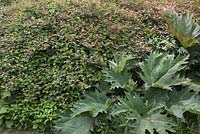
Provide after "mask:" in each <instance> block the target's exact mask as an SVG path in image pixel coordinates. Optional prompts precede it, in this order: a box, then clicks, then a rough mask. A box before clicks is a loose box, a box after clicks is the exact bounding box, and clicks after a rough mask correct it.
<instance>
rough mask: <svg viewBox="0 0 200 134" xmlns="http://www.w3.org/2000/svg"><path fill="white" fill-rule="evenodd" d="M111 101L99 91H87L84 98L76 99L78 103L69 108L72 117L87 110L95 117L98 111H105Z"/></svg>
mask: <svg viewBox="0 0 200 134" xmlns="http://www.w3.org/2000/svg"><path fill="white" fill-rule="evenodd" d="M111 104H112V101H111V99H109V98H108V97H107V96H106V95H104V94H100V93H99V92H97V91H96V92H95V93H88V94H86V95H85V98H84V99H82V100H80V101H78V103H77V104H76V105H75V106H74V107H73V108H72V109H71V110H72V112H73V113H72V114H71V116H72V117H76V116H77V115H80V114H82V113H85V112H88V113H89V114H91V116H92V117H96V116H97V115H98V114H99V113H103V112H104V113H107V110H108V108H109V107H110V106H111Z"/></svg>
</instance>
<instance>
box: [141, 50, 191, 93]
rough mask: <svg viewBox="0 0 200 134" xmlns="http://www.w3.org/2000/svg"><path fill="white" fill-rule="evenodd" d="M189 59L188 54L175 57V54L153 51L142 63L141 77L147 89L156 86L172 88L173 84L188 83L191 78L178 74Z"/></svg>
mask: <svg viewBox="0 0 200 134" xmlns="http://www.w3.org/2000/svg"><path fill="white" fill-rule="evenodd" d="M187 60H188V56H182V57H180V56H178V57H175V55H173V54H172V55H169V54H162V53H156V52H153V53H151V54H150V55H149V56H148V58H147V59H146V60H145V61H144V62H141V63H140V68H141V70H142V73H140V77H141V79H142V80H143V81H144V82H145V86H146V88H147V89H149V88H150V87H156V88H161V89H168V90H171V89H172V86H176V85H183V84H188V82H189V81H190V80H189V79H187V78H185V77H181V76H179V74H178V72H179V71H181V70H183V69H184V68H185V67H186V64H187Z"/></svg>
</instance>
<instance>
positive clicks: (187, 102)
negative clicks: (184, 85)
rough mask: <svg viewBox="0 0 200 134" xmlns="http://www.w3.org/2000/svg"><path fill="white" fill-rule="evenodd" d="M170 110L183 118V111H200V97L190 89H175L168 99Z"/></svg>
mask: <svg viewBox="0 0 200 134" xmlns="http://www.w3.org/2000/svg"><path fill="white" fill-rule="evenodd" d="M167 106H168V110H169V112H171V114H173V115H175V116H176V117H178V118H183V113H184V112H186V111H188V112H191V113H200V97H199V96H198V94H195V93H193V92H191V91H190V90H188V89H182V90H181V91H173V92H171V93H170V94H169V100H168V101H167Z"/></svg>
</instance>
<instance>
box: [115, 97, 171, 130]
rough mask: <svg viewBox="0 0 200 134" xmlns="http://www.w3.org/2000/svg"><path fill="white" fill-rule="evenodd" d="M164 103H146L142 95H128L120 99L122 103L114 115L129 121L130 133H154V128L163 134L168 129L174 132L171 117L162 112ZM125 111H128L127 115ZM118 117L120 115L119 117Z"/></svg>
mask: <svg viewBox="0 0 200 134" xmlns="http://www.w3.org/2000/svg"><path fill="white" fill-rule="evenodd" d="M162 107H163V106H162V105H158V106H156V105H154V104H148V103H144V102H143V101H142V100H141V98H140V97H131V96H128V97H127V99H120V104H118V105H117V107H116V109H115V110H114V111H113V113H112V115H113V116H120V115H121V114H122V115H121V118H123V117H124V118H125V123H123V124H122V125H121V126H124V124H127V122H128V124H129V125H128V126H126V127H128V128H126V131H128V134H146V131H148V132H149V133H150V134H154V130H156V131H157V132H158V133H161V134H168V132H167V130H168V131H170V132H174V129H173V127H174V126H175V124H174V122H173V121H172V119H171V118H169V117H167V116H166V115H165V114H161V109H162ZM123 113H126V114H125V115H124V114H123ZM117 118H118V117H117Z"/></svg>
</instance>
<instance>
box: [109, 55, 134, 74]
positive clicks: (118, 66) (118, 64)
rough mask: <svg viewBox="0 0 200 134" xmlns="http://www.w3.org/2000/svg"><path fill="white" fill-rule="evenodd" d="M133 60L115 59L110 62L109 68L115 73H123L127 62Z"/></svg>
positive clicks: (127, 57)
mask: <svg viewBox="0 0 200 134" xmlns="http://www.w3.org/2000/svg"><path fill="white" fill-rule="evenodd" d="M131 59H132V56H130V55H129V56H122V57H114V60H112V61H109V63H110V64H109V66H110V68H111V69H112V70H113V71H114V72H118V73H119V72H122V71H124V70H125V68H126V65H127V62H128V61H129V60H131Z"/></svg>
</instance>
